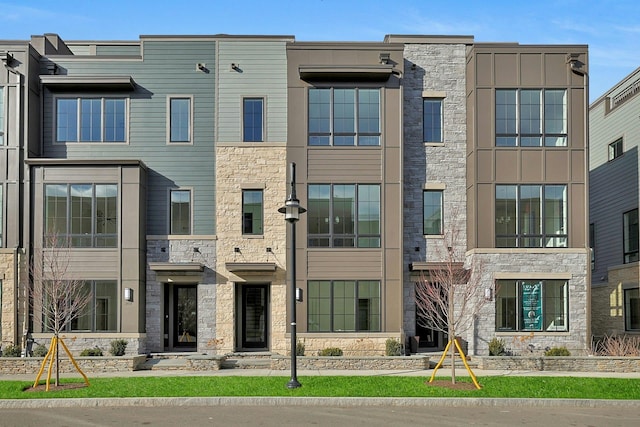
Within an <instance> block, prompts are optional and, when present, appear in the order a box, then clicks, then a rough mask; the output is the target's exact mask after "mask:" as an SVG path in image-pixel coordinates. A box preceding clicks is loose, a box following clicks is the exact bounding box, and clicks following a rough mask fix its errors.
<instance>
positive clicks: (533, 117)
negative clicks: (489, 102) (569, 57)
mask: <svg viewBox="0 0 640 427" xmlns="http://www.w3.org/2000/svg"><path fill="white" fill-rule="evenodd" d="M560 91H562V92H563V97H562V99H563V103H562V112H561V113H562V118H561V119H560V120H559V121H560V122H561V123H562V127H563V129H562V131H560V132H554V129H552V128H553V127H554V122H558V119H557V118H555V117H553V116H552V112H554V111H555V110H556V107H557V106H558V105H560V104H555V103H548V102H547V100H548V98H552V96H553V93H554V92H560ZM534 92H538V94H539V96H538V103H524V101H523V95H524V94H526V93H532V94H533V93H534ZM501 93H505V94H507V93H515V99H514V100H512V99H511V97H507V96H504V97H502V96H500V94H501ZM525 98H526V97H525ZM531 99H533V98H531ZM500 101H505V102H500ZM508 101H511V102H508ZM499 102H500V103H499ZM535 106H537V107H538V110H537V114H536V112H535V108H532V107H535ZM493 108H494V128H495V140H494V145H495V146H496V147H525V148H526V147H544V148H554V147H561V148H566V147H567V146H568V144H569V142H568V132H569V131H568V126H569V121H568V92H567V89H566V88H562V89H560V88H496V90H495V98H494V103H493ZM501 113H504V114H501ZM525 113H527V114H525ZM525 116H528V117H525ZM527 123H529V126H525V125H526V124H527ZM534 123H537V125H538V127H539V131H540V132H531V131H530V129H527V130H529V132H527V133H525V132H523V129H524V128H525V127H527V128H531V125H532V124H534ZM499 130H504V131H503V132H500V131H499ZM536 139H537V140H538V141H539V143H538V144H534V143H532V142H531V141H534V140H536ZM554 139H555V141H556V144H550V143H548V141H553V140H554ZM558 140H562V141H563V142H564V143H563V144H560V145H558V144H557V141H558ZM500 141H503V142H500ZM523 141H524V142H525V143H523ZM527 141H529V142H527Z"/></svg>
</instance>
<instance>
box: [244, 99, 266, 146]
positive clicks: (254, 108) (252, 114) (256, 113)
mask: <svg viewBox="0 0 640 427" xmlns="http://www.w3.org/2000/svg"><path fill="white" fill-rule="evenodd" d="M263 117H264V99H262V98H244V99H243V100H242V140H243V141H244V142H260V141H263V140H264V139H263V136H262V131H263Z"/></svg>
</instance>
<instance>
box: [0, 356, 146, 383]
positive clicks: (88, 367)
mask: <svg viewBox="0 0 640 427" xmlns="http://www.w3.org/2000/svg"><path fill="white" fill-rule="evenodd" d="M74 360H75V361H76V363H77V364H78V366H79V367H80V369H81V370H82V372H84V373H85V374H89V373H92V372H131V371H136V370H138V369H139V367H140V366H141V365H142V364H143V363H144V361H145V360H146V357H145V356H121V357H74ZM41 366H42V358H40V357H3V358H0V374H5V375H22V374H33V377H34V379H35V377H36V375H37V374H38V371H39V370H40V367H41ZM54 369H55V368H54ZM53 372H55V370H54V371H53ZM60 372H61V373H65V374H68V373H73V372H78V371H77V370H76V368H75V366H73V364H72V363H71V360H69V358H67V357H61V358H60ZM46 374H47V370H46V368H45V371H44V374H43V376H42V378H41V379H46Z"/></svg>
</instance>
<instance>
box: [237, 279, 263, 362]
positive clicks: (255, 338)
mask: <svg viewBox="0 0 640 427" xmlns="http://www.w3.org/2000/svg"><path fill="white" fill-rule="evenodd" d="M241 288H242V291H241V294H242V298H241V304H242V308H241V316H242V319H241V330H242V332H241V347H242V348H243V349H247V350H267V349H268V336H267V331H268V324H269V323H268V301H269V295H268V294H269V286H268V285H243V286H242V287H241Z"/></svg>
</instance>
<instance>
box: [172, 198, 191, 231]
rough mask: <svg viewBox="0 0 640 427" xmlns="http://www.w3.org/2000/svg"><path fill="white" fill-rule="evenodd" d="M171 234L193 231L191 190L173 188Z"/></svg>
mask: <svg viewBox="0 0 640 427" xmlns="http://www.w3.org/2000/svg"><path fill="white" fill-rule="evenodd" d="M170 222H171V229H170V233H171V234H190V233H191V191H190V190H171V220H170Z"/></svg>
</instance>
